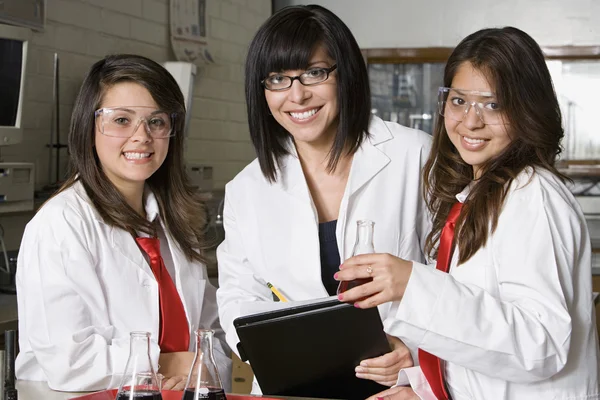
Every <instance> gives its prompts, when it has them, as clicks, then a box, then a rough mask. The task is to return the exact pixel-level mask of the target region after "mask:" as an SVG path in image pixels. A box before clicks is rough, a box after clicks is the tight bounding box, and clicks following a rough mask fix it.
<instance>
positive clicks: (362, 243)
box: [337, 220, 375, 294]
mask: <svg viewBox="0 0 600 400" xmlns="http://www.w3.org/2000/svg"><path fill="white" fill-rule="evenodd" d="M374 228H375V222H373V221H369V220H359V221H356V242H354V248H353V249H352V257H354V256H357V255H359V254H372V253H375V246H373V231H374ZM372 280H373V278H363V279H354V280H352V281H340V284H339V285H338V289H337V294H340V293H344V292H345V291H346V290H350V289H352V288H354V287H357V286H360V285H363V284H365V283H367V282H371V281H372Z"/></svg>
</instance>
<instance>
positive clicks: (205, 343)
mask: <svg viewBox="0 0 600 400" xmlns="http://www.w3.org/2000/svg"><path fill="white" fill-rule="evenodd" d="M196 351H197V352H198V353H200V354H202V355H204V356H210V357H212V352H213V331H211V330H208V329H206V330H204V329H199V330H198V332H197V334H196Z"/></svg>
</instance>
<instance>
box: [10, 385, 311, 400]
mask: <svg viewBox="0 0 600 400" xmlns="http://www.w3.org/2000/svg"><path fill="white" fill-rule="evenodd" d="M17 390H18V392H19V400H40V399H44V400H65V399H72V398H75V397H78V396H82V395H84V394H89V393H67V392H56V391H54V390H51V389H50V388H49V387H48V385H47V384H46V383H45V382H34V381H17ZM253 397H256V398H257V399H260V398H261V396H253ZM268 397H269V398H277V399H289V400H311V399H308V398H302V397H287V396H268ZM321 400H322V399H321Z"/></svg>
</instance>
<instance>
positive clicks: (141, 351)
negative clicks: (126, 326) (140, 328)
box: [129, 332, 150, 357]
mask: <svg viewBox="0 0 600 400" xmlns="http://www.w3.org/2000/svg"><path fill="white" fill-rule="evenodd" d="M129 355H130V357H132V356H135V357H150V335H148V334H147V333H146V332H140V333H137V332H133V333H131V337H130V341H129Z"/></svg>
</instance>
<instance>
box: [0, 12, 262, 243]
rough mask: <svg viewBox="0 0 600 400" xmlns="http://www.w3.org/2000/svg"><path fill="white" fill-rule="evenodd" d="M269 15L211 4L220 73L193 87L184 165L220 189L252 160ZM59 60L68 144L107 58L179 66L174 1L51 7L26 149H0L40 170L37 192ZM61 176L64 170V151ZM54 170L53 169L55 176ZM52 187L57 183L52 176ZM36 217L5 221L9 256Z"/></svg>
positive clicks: (211, 72) (39, 39) (27, 117)
mask: <svg viewBox="0 0 600 400" xmlns="http://www.w3.org/2000/svg"><path fill="white" fill-rule="evenodd" d="M270 14H271V1H270V0H207V15H208V17H209V20H208V38H209V48H210V51H211V53H212V55H213V56H214V58H215V61H216V63H215V64H214V65H210V66H206V67H201V68H199V71H198V76H197V78H196V81H195V88H194V101H193V107H192V110H191V112H192V115H191V123H190V127H189V138H188V141H187V152H186V158H187V160H188V161H189V162H194V163H202V164H206V165H212V166H213V167H214V176H215V186H216V187H217V188H222V187H223V186H224V185H225V183H226V182H227V181H228V180H230V179H231V178H232V177H233V176H234V175H235V174H236V173H237V172H239V171H240V170H241V169H242V168H243V167H244V166H245V165H246V164H247V163H248V162H249V161H251V160H252V159H253V158H254V152H253V149H252V146H251V144H250V141H249V136H248V128H247V124H246V111H245V104H244V91H243V67H242V65H243V62H244V58H245V54H246V49H247V46H248V43H249V41H250V39H251V38H252V36H253V34H254V32H255V31H256V30H257V28H258V27H259V26H260V24H262V23H263V22H264V21H265V20H266V19H267V18H268V17H269V15H270ZM55 52H57V53H58V54H59V57H60V137H61V142H63V143H65V142H66V138H67V132H68V127H69V120H70V114H71V111H72V107H73V102H74V99H75V96H76V94H77V91H78V89H79V86H80V84H81V82H82V81H83V78H84V76H85V73H86V72H87V70H88V69H89V67H90V66H91V64H92V63H94V62H95V61H97V60H98V59H100V58H101V57H103V56H104V55H106V54H111V53H137V54H141V55H144V56H146V57H149V58H152V59H154V60H155V61H158V62H164V61H168V60H174V59H175V58H174V55H173V53H172V51H171V48H170V39H169V1H168V0H52V1H49V2H48V4H47V20H46V29H45V31H44V32H41V33H34V34H33V39H32V45H31V48H30V51H29V60H28V67H27V68H28V73H27V79H28V82H27V88H26V97H25V106H24V111H23V117H24V124H23V125H24V135H23V142H22V143H20V144H16V145H13V146H7V147H0V159H1V160H2V161H4V162H17V161H20V162H33V163H35V164H36V188H38V189H40V188H42V187H43V186H44V185H46V184H48V183H49V175H48V174H49V171H48V168H49V150H48V149H47V148H46V144H47V143H48V142H49V141H50V126H51V115H52V108H51V102H52V74H53V57H54V53H55ZM61 160H62V163H61V167H60V173H61V174H64V172H65V169H66V150H62V151H61ZM53 166H54V163H52V168H54V167H53ZM51 173H52V180H53V179H54V171H51ZM30 218H31V213H23V214H18V215H10V214H9V215H0V224H2V226H3V227H4V230H5V236H4V237H5V240H6V242H7V247H8V249H9V250H10V249H17V248H18V246H19V242H20V240H21V236H22V233H23V229H24V226H25V224H26V223H27V222H28V221H29V219H30Z"/></svg>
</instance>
